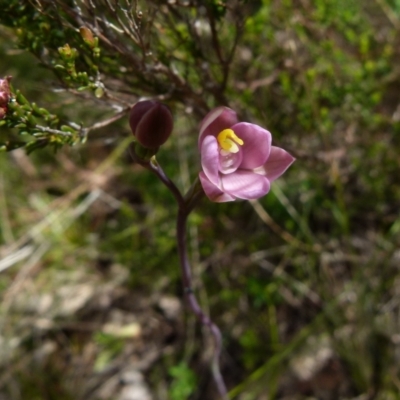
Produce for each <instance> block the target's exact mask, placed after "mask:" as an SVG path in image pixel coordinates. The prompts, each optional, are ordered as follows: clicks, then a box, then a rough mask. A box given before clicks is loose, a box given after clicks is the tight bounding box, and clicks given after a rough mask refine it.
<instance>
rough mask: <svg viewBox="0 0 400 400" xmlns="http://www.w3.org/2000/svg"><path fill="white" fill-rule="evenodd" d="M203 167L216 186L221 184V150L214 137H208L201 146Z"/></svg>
mask: <svg viewBox="0 0 400 400" xmlns="http://www.w3.org/2000/svg"><path fill="white" fill-rule="evenodd" d="M200 155H201V166H202V169H203V171H204V173H205V174H206V175H207V178H208V179H209V180H210V181H211V182H213V183H214V184H215V185H218V183H219V173H218V171H219V149H218V142H217V139H216V138H215V137H214V136H207V137H205V138H204V140H203V144H202V145H201V151H200Z"/></svg>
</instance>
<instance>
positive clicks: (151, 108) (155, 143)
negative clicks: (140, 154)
mask: <svg viewBox="0 0 400 400" xmlns="http://www.w3.org/2000/svg"><path fill="white" fill-rule="evenodd" d="M129 124H130V126H131V129H132V133H133V135H134V136H135V137H136V139H137V141H138V142H139V143H140V144H141V145H142V146H144V147H147V148H149V149H155V148H158V147H159V146H161V145H162V144H164V143H165V142H166V141H167V139H168V138H169V136H170V135H171V133H172V129H173V124H174V121H173V118H172V114H171V111H170V110H169V108H168V107H167V106H166V105H165V104H162V103H159V102H157V101H152V100H146V101H140V102H138V103H136V104H135V105H134V106H133V107H132V110H131V115H130V117H129Z"/></svg>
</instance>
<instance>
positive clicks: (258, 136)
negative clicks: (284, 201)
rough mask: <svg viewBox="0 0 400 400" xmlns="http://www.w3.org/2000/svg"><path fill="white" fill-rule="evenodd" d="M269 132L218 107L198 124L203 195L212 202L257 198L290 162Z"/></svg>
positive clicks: (291, 160)
mask: <svg viewBox="0 0 400 400" xmlns="http://www.w3.org/2000/svg"><path fill="white" fill-rule="evenodd" d="M271 141H272V136H271V133H270V132H268V131H267V130H265V129H264V128H261V127H260V126H258V125H255V124H250V123H247V122H239V121H238V119H237V115H236V113H235V111H233V110H231V109H230V108H227V107H218V108H216V109H214V110H212V111H210V112H209V113H208V114H207V115H206V116H205V118H204V119H203V121H202V122H201V124H200V135H199V149H200V154H201V165H202V169H203V171H202V172H200V174H199V177H200V181H201V184H202V186H203V189H204V192H205V194H206V195H207V197H208V198H209V199H210V200H212V201H215V202H219V203H222V202H226V201H234V200H236V199H246V200H251V199H258V198H260V197H262V196H265V195H266V194H267V193H268V192H269V190H270V185H271V182H272V181H274V180H275V179H277V178H279V177H280V176H281V175H282V174H283V173H284V172H285V171H286V170H287V169H288V168H289V166H290V165H291V164H292V163H293V162H294V160H295V158H294V157H292V156H291V155H290V154H289V153H288V152H286V151H285V150H283V149H281V148H280V147H275V146H272V145H271Z"/></svg>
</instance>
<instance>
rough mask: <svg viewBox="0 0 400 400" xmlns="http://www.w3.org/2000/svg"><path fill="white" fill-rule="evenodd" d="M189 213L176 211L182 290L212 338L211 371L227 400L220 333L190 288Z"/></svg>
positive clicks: (184, 210)
mask: <svg viewBox="0 0 400 400" xmlns="http://www.w3.org/2000/svg"><path fill="white" fill-rule="evenodd" d="M189 213H190V210H189V211H187V210H186V209H185V207H181V206H180V207H179V210H178V218H177V224H176V237H177V241H178V251H179V259H180V263H181V271H182V281H183V288H184V291H185V297H186V300H187V302H188V303H189V306H190V308H191V310H192V311H193V313H194V314H195V315H196V317H197V319H198V320H199V321H200V322H201V323H202V324H203V325H206V326H207V327H208V328H209V329H210V331H211V333H212V335H213V337H214V345H215V349H214V356H213V361H212V368H211V370H212V374H213V378H214V381H215V383H216V385H217V388H218V391H219V394H220V395H221V398H222V399H223V400H228V399H229V397H228V391H227V389H226V385H225V382H224V378H223V377H222V374H221V370H220V366H219V357H220V355H221V350H222V336H221V332H220V330H219V328H218V326H217V325H215V324H214V322H212V321H211V319H210V318H209V317H208V316H207V315H206V314H205V313H204V312H203V310H202V309H201V307H200V305H199V303H198V301H197V299H196V296H195V295H194V292H193V288H192V273H191V269H190V263H189V259H188V255H187V249H186V221H187V217H188V215H189Z"/></svg>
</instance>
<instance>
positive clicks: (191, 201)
mask: <svg viewBox="0 0 400 400" xmlns="http://www.w3.org/2000/svg"><path fill="white" fill-rule="evenodd" d="M141 164H142V165H143V166H144V167H146V168H147V169H149V170H151V171H152V172H154V173H155V174H156V175H157V176H158V178H159V179H160V180H161V182H163V183H164V185H165V186H166V187H167V188H168V189H169V190H170V191H171V193H172V194H173V195H174V197H175V199H176V201H177V202H178V217H177V224H176V237H177V242H178V252H179V260H180V264H181V272H182V282H183V289H184V292H185V297H186V300H187V302H188V303H189V307H190V309H191V310H192V311H193V313H194V314H195V315H196V317H197V319H198V320H199V321H200V322H201V323H202V324H203V325H205V326H207V327H208V328H209V329H210V331H211V334H212V335H213V337H214V346H215V348H214V355H213V360H212V365H211V371H212V375H213V378H214V382H215V384H216V386H217V388H218V392H219V394H220V395H221V398H222V399H223V400H229V397H228V391H227V388H226V385H225V382H224V378H223V376H222V374H221V369H220V365H219V358H220V355H221V350H222V335H221V331H220V330H219V328H218V326H217V325H215V324H214V322H213V321H212V320H211V319H210V317H208V316H207V315H206V314H205V313H204V311H203V310H202V309H201V307H200V305H199V303H198V301H197V299H196V296H195V295H194V292H193V285H192V272H191V268H190V263H189V258H188V254H187V248H186V236H187V235H186V221H187V217H188V215H189V214H190V212H191V211H192V210H193V208H194V206H195V204H196V202H197V201H198V200H199V199H200V198H201V197H202V196H203V192H194V193H192V195H191V196H190V198H188V199H185V198H184V197H183V196H182V194H181V192H180V191H179V189H178V188H177V187H176V186H175V184H174V183H173V182H172V181H171V180H170V179H169V178H168V176H167V175H166V174H165V172H164V171H163V169H162V168H161V166H160V165H159V164H158V163H157V162H152V161H150V162H148V163H141Z"/></svg>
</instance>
